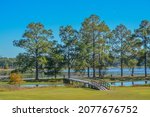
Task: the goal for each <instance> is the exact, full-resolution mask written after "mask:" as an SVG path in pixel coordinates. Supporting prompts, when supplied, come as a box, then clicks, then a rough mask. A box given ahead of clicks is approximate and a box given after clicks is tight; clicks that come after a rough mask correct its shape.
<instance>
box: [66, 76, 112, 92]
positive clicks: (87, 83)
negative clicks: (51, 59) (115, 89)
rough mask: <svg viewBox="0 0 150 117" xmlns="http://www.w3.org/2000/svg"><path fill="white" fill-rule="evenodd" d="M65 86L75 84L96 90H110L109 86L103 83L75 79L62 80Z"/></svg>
mask: <svg viewBox="0 0 150 117" xmlns="http://www.w3.org/2000/svg"><path fill="white" fill-rule="evenodd" d="M64 83H65V84H77V85H82V86H84V87H88V88H92V89H97V90H110V84H109V83H107V82H105V81H99V82H96V81H86V80H80V79H75V78H64Z"/></svg>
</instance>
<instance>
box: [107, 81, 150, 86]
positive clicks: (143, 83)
mask: <svg viewBox="0 0 150 117" xmlns="http://www.w3.org/2000/svg"><path fill="white" fill-rule="evenodd" d="M145 84H150V80H147V81H146V80H142V81H134V82H132V81H124V82H113V83H110V85H111V86H122V85H123V86H134V85H145Z"/></svg>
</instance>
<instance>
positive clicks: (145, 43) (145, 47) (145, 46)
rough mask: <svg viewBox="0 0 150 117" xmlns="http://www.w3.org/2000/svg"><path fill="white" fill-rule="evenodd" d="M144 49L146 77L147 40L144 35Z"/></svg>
mask: <svg viewBox="0 0 150 117" xmlns="http://www.w3.org/2000/svg"><path fill="white" fill-rule="evenodd" d="M144 49H145V54H144V67H145V77H147V42H146V37H144Z"/></svg>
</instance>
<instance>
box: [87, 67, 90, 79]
mask: <svg viewBox="0 0 150 117" xmlns="http://www.w3.org/2000/svg"><path fill="white" fill-rule="evenodd" d="M87 72H88V78H89V77H90V68H89V67H88V68H87Z"/></svg>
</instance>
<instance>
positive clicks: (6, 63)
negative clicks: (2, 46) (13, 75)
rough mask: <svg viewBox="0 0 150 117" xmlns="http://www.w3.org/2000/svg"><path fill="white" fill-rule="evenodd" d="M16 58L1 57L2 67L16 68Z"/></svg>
mask: <svg viewBox="0 0 150 117" xmlns="http://www.w3.org/2000/svg"><path fill="white" fill-rule="evenodd" d="M15 61H16V59H15V58H7V57H0V69H15Z"/></svg>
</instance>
